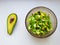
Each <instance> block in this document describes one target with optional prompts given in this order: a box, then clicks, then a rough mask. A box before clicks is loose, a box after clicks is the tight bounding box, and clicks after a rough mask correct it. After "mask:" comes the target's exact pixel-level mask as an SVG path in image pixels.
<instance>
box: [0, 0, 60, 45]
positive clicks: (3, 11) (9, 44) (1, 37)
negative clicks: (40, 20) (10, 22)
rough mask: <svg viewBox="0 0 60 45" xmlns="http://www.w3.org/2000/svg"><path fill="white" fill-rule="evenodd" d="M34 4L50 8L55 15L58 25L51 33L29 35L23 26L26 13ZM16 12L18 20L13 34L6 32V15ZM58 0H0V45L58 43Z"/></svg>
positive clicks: (59, 18) (59, 24)
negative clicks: (44, 35)
mask: <svg viewBox="0 0 60 45" xmlns="http://www.w3.org/2000/svg"><path fill="white" fill-rule="evenodd" d="M36 6H45V7H48V8H50V9H51V10H52V11H53V12H54V13H55V14H56V16H57V19H58V26H57V29H56V31H55V33H54V34H53V35H51V36H50V37H48V38H44V39H40V38H35V37H33V36H31V35H30V34H29V33H28V32H27V30H26V28H25V17H26V14H27V13H28V12H29V10H31V9H32V8H34V7H36ZM10 13H16V14H17V16H18V22H17V25H16V27H15V29H14V32H13V34H12V35H11V36H10V35H8V34H7V17H8V15H9V14H10ZM59 31H60V1H59V0H20V1H19V0H15V1H14V0H8V1H7V0H0V45H60V43H59V42H60V32H59Z"/></svg>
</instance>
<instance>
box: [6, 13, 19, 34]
mask: <svg viewBox="0 0 60 45" xmlns="http://www.w3.org/2000/svg"><path fill="white" fill-rule="evenodd" d="M12 14H14V15H15V16H16V21H15V24H14V26H13V28H12V31H11V33H9V32H8V18H9V17H10V16H11V15H12ZM8 18H7V33H8V34H9V35H12V33H13V31H14V27H15V25H16V23H17V19H18V17H17V14H15V13H11V14H9V16H8Z"/></svg>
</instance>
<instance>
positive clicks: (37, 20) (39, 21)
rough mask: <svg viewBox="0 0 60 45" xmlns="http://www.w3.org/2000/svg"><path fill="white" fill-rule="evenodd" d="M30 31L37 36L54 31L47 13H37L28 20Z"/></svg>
mask: <svg viewBox="0 0 60 45" xmlns="http://www.w3.org/2000/svg"><path fill="white" fill-rule="evenodd" d="M27 22H28V26H27V27H28V30H29V31H30V32H31V33H33V34H36V35H45V34H47V33H48V32H50V31H51V30H52V23H51V21H50V16H49V14H47V13H45V12H41V11H38V12H35V13H32V15H31V16H29V18H28V19H27Z"/></svg>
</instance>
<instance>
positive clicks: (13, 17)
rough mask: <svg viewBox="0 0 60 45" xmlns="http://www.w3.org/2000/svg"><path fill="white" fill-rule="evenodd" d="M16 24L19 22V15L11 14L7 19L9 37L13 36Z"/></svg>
mask: <svg viewBox="0 0 60 45" xmlns="http://www.w3.org/2000/svg"><path fill="white" fill-rule="evenodd" d="M16 22H17V15H16V14H15V13H11V14H10V15H9V16H8V18H7V32H8V34H9V35H11V34H12V32H13V30H14V27H15V25H16Z"/></svg>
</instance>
